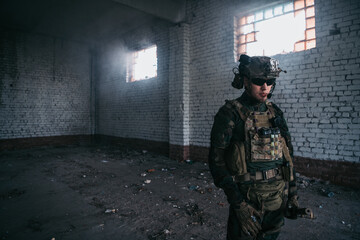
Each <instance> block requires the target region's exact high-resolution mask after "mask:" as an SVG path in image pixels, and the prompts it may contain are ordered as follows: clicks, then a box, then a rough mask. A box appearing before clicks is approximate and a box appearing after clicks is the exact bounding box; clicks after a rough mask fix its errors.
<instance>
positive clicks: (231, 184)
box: [209, 54, 298, 240]
mask: <svg viewBox="0 0 360 240" xmlns="http://www.w3.org/2000/svg"><path fill="white" fill-rule="evenodd" d="M239 62H240V64H239V67H238V68H235V70H236V71H234V73H235V78H234V80H233V82H232V86H233V87H234V88H237V89H241V88H243V86H244V87H245V91H244V93H243V94H242V95H241V97H239V98H237V99H235V100H230V101H226V103H225V105H224V106H222V107H221V108H220V110H219V111H218V113H217V114H216V116H215V119H214V124H213V127H212V130H211V147H210V154H209V167H210V171H211V174H212V176H213V178H214V183H215V185H216V186H217V187H220V188H222V189H223V190H224V192H225V194H226V196H227V200H228V202H229V204H230V211H229V218H228V226H227V239H228V240H235V239H236V240H237V239H276V238H277V237H278V235H279V233H280V228H281V226H283V225H284V215H285V212H287V213H289V214H286V217H288V218H292V219H294V218H296V217H297V215H296V213H294V211H287V210H291V209H295V208H296V209H297V208H298V202H297V188H296V180H295V172H294V169H293V161H292V159H293V148H292V145H291V138H290V134H289V130H288V127H287V124H286V121H285V119H284V116H283V112H282V111H281V110H280V109H279V107H277V106H276V105H275V104H274V103H272V102H269V101H268V99H269V98H270V97H271V95H272V93H273V91H274V88H275V84H276V78H277V77H278V76H279V73H280V72H281V71H282V70H281V69H280V68H279V66H278V61H277V60H275V59H273V58H270V57H249V56H247V55H244V54H243V55H241V56H240V60H239Z"/></svg>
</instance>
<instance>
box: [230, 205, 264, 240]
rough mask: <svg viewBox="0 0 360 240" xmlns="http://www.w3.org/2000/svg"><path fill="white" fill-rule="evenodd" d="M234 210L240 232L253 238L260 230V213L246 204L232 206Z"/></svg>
mask: <svg viewBox="0 0 360 240" xmlns="http://www.w3.org/2000/svg"><path fill="white" fill-rule="evenodd" d="M234 210H235V212H236V216H237V218H238V220H239V222H240V226H241V230H242V231H243V232H244V233H246V234H249V235H250V234H251V235H252V236H254V237H255V236H256V235H257V234H258V233H259V231H260V230H261V224H260V222H259V220H260V219H261V215H260V213H259V212H258V211H256V210H255V208H253V207H252V206H250V205H249V204H248V203H246V202H242V203H241V204H239V205H236V206H234Z"/></svg>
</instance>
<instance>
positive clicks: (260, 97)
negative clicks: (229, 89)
mask: <svg viewBox="0 0 360 240" xmlns="http://www.w3.org/2000/svg"><path fill="white" fill-rule="evenodd" d="M244 80H245V86H246V87H247V91H248V94H249V95H250V96H251V97H253V98H254V99H255V100H257V101H258V102H265V101H266V99H267V96H268V94H269V93H270V90H271V87H272V85H267V83H266V82H265V83H264V84H263V85H261V86H259V85H256V84H254V83H252V82H251V81H250V80H249V79H248V78H247V77H245V79H244Z"/></svg>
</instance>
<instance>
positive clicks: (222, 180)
mask: <svg viewBox="0 0 360 240" xmlns="http://www.w3.org/2000/svg"><path fill="white" fill-rule="evenodd" d="M233 114H234V113H233V112H232V111H231V109H230V108H227V107H226V106H224V107H222V108H221V109H220V110H219V112H218V113H217V114H216V116H215V119H214V124H213V127H212V130H211V146H210V153H209V167H210V172H211V174H212V176H213V178H214V183H215V185H216V186H217V187H220V188H222V189H223V190H224V192H225V194H226V196H227V199H228V202H229V203H230V204H238V203H240V202H241V201H242V200H243V197H242V195H241V193H240V191H239V189H238V186H237V184H236V183H235V182H234V181H233V178H232V176H231V174H230V173H229V171H228V170H227V168H226V163H225V159H224V158H225V148H226V147H228V146H229V144H230V140H231V137H232V132H233V128H234V125H235V124H234V116H233Z"/></svg>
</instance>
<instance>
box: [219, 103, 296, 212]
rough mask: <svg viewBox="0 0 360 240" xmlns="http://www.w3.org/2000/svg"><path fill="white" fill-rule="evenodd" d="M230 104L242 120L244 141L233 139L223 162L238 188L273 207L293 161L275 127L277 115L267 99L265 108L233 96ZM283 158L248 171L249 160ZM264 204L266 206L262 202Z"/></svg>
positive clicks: (267, 207) (289, 177)
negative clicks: (254, 107)
mask: <svg viewBox="0 0 360 240" xmlns="http://www.w3.org/2000/svg"><path fill="white" fill-rule="evenodd" d="M228 103H230V104H231V105H233V106H234V107H235V108H236V110H237V112H238V113H239V115H240V117H241V119H242V120H243V122H244V133H245V141H242V142H232V143H231V144H230V146H229V147H228V148H227V149H226V155H225V162H226V166H227V168H228V169H229V171H230V173H231V174H232V175H233V179H234V181H235V182H238V183H245V182H252V183H253V184H252V185H249V184H245V185H244V184H240V188H241V189H240V190H242V192H243V194H246V195H247V197H248V198H249V199H251V200H252V201H253V202H257V203H258V205H260V206H261V205H263V206H262V208H264V209H265V210H270V211H273V210H276V209H278V208H279V207H280V205H281V204H282V198H283V195H284V194H286V192H284V188H285V182H289V181H292V180H293V179H294V178H293V162H292V159H291V156H290V153H289V149H288V147H287V145H286V142H285V139H284V137H283V136H281V132H280V129H279V128H277V127H274V126H273V124H272V119H274V118H275V117H276V112H275V109H274V107H273V105H272V103H271V102H268V101H267V102H266V106H267V110H266V111H265V112H257V111H250V110H249V109H248V108H246V107H245V106H243V105H242V104H241V103H239V102H238V101H236V100H233V101H228ZM283 158H284V159H285V161H284V164H283V165H282V166H281V167H278V168H274V169H268V170H265V171H256V172H255V173H249V172H248V169H247V165H248V164H249V163H262V162H271V161H277V160H282V159H283ZM264 204H265V206H264Z"/></svg>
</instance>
